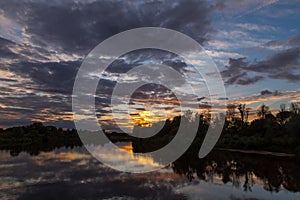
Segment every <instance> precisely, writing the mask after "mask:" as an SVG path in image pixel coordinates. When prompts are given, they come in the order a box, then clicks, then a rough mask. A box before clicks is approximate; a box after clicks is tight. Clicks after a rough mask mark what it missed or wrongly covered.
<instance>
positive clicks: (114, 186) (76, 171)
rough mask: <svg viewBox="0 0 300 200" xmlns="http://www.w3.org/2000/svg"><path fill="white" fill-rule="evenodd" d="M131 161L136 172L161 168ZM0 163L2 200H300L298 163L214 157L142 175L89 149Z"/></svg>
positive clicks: (2, 155)
mask: <svg viewBox="0 0 300 200" xmlns="http://www.w3.org/2000/svg"><path fill="white" fill-rule="evenodd" d="M122 146H123V148H124V149H127V150H128V151H129V152H130V151H132V149H131V148H130V145H128V144H126V145H124V144H122ZM107 156H111V157H112V158H116V157H117V158H118V159H121V158H122V155H115V154H113V153H110V152H109V151H107ZM132 159H133V160H135V162H134V163H133V164H132V165H131V167H145V166H147V165H156V164H158V163H157V162H155V161H154V160H151V158H142V157H139V158H134V157H132ZM0 160H1V161H0V199H231V200H237V199H300V193H299V191H300V174H299V172H298V169H297V168H298V166H299V162H297V161H296V159H294V158H285V157H276V156H264V155H254V154H244V153H236V152H226V151H214V152H212V153H211V154H210V155H209V156H208V157H207V158H205V159H203V160H197V159H194V160H191V159H190V158H181V159H180V160H178V161H176V162H174V163H173V164H171V165H170V166H169V167H166V168H163V169H161V170H159V171H155V172H149V173H141V174H130V173H122V172H118V171H115V170H113V169H111V168H108V167H106V166H104V165H102V164H101V163H99V162H98V161H97V160H96V159H94V158H93V157H92V156H91V155H90V154H89V153H88V152H87V151H86V150H85V148H84V147H75V148H73V149H67V148H60V149H56V150H54V151H52V152H40V153H39V154H38V155H35V156H31V155H29V154H27V153H25V152H21V153H20V154H19V155H17V156H11V154H10V152H5V151H2V152H0ZM141 163H142V165H140V164H141Z"/></svg>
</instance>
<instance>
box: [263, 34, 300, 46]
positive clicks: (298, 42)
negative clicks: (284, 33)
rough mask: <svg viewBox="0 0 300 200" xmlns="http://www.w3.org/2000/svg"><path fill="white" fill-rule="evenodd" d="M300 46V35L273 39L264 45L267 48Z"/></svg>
mask: <svg viewBox="0 0 300 200" xmlns="http://www.w3.org/2000/svg"><path fill="white" fill-rule="evenodd" d="M297 46H300V35H295V36H292V37H290V38H288V39H287V40H271V41H268V42H266V43H265V44H263V45H262V47H265V48H271V49H272V48H279V49H280V48H281V49H286V48H289V47H297Z"/></svg>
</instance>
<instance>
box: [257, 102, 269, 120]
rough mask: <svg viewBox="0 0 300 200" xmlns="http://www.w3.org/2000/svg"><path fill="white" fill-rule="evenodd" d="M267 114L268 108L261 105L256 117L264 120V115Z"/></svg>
mask: <svg viewBox="0 0 300 200" xmlns="http://www.w3.org/2000/svg"><path fill="white" fill-rule="evenodd" d="M268 113H269V107H268V106H266V105H265V104H262V105H261V106H260V108H259V110H258V112H257V115H258V116H259V117H260V118H262V119H265V118H266V114H268Z"/></svg>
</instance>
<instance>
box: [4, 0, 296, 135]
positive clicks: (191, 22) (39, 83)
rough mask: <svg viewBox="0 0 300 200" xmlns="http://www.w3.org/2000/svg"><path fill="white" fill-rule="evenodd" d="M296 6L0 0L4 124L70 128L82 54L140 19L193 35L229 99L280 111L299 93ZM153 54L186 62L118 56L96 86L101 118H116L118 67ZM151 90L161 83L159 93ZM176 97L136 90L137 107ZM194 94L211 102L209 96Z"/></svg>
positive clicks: (178, 65) (234, 0)
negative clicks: (35, 123) (112, 109)
mask: <svg viewBox="0 0 300 200" xmlns="http://www.w3.org/2000/svg"><path fill="white" fill-rule="evenodd" d="M299 10H300V3H299V1H296V0H287V1H283V0H281V1H280V0H251V1H250V0H241V1H238V0H227V1H221V0H220V1H219V0H213V1H196V0H195V1H178V0H175V1H174V0H170V1H163V0H161V1H159V0H135V1H120V0H118V1H109V0H103V1H97V0H66V1H58V0H54V1H49V0H48V1H46V0H28V1H25V0H24V1H19V0H9V1H6V0H0V60H1V62H0V127H4V128H5V127H10V126H18V125H27V124H29V123H32V122H33V121H41V122H43V123H45V124H47V125H48V124H49V125H55V126H59V127H68V128H73V127H74V123H73V117H72V98H71V95H72V90H73V84H74V79H75V76H76V73H77V70H78V68H79V67H80V65H81V63H82V61H83V59H84V58H85V56H86V55H87V54H88V53H89V52H90V51H91V50H92V49H93V48H94V47H95V46H96V45H98V44H99V43H100V42H102V41H103V40H105V39H107V38H108V37H110V36H113V35H115V34H117V33H120V32H122V31H125V30H128V29H132V28H139V27H163V28H169V29H173V30H176V31H180V32H182V33H184V34H186V35H188V36H190V37H191V38H193V39H195V40H196V41H197V42H199V43H200V44H201V45H202V46H203V47H204V48H205V50H206V53H207V54H208V55H210V56H211V57H212V58H213V60H214V61H215V63H216V65H217V66H218V68H219V70H220V72H221V75H222V77H223V81H224V83H225V87H226V93H227V98H228V99H229V103H246V104H247V107H251V108H252V109H253V110H255V109H256V108H257V107H259V106H260V105H261V104H262V103H265V104H266V105H268V106H270V108H271V110H274V112H275V110H276V109H277V110H278V109H279V105H280V104H281V103H286V104H288V103H289V102H291V101H300V87H299V86H300V85H299V84H300V23H299V19H300V17H299V14H300V13H299ZM155 62H161V63H164V64H170V66H172V67H174V68H175V69H176V70H178V71H181V72H183V71H188V70H189V67H188V66H186V65H185V64H184V63H182V61H181V60H178V59H177V58H176V56H174V55H172V54H169V53H166V52H160V51H156V50H146V51H140V52H139V51H137V52H131V53H129V54H128V55H124V56H123V57H122V58H120V59H118V60H116V62H114V63H113V64H112V66H111V67H110V68H109V70H108V71H107V74H106V75H105V77H109V78H103V79H101V80H100V82H99V85H100V86H99V88H98V89H97V100H96V105H97V109H98V110H97V113H98V116H99V119H100V120H101V122H102V124H103V128H105V129H113V128H114V123H113V121H112V116H111V114H110V111H109V103H110V95H111V93H112V90H113V87H114V85H115V81H116V80H115V77H117V76H118V74H122V73H125V72H126V71H128V70H129V69H131V68H133V67H134V66H136V65H138V64H143V63H155ZM128 80H129V79H128ZM123 81H126V80H123ZM197 89H199V88H197ZM151 91H159V93H158V95H156V96H155V98H154V99H153V98H152V97H153V96H152V95H151V94H152V93H151ZM173 97H174V95H172V93H171V92H170V91H169V90H168V89H167V88H163V87H157V86H148V87H145V88H144V91H143V92H142V91H140V92H138V91H137V93H136V94H135V95H134V96H133V101H134V103H132V104H135V106H134V109H135V110H136V112H134V111H133V112H132V117H133V118H134V120H138V119H137V118H138V117H137V116H142V117H144V118H145V120H146V121H147V118H149V116H148V115H151V114H152V115H155V116H156V117H157V115H159V113H157V114H155V111H153V113H154V114H153V113H150V114H149V112H147V110H145V109H144V108H143V106H144V107H145V106H146V107H147V105H146V103H148V104H149V102H152V103H156V104H160V105H163V108H164V109H165V114H167V115H168V114H170V115H172V114H174V109H173V108H174V105H177V104H178V102H176V100H175V99H174V98H173ZM198 98H203V99H204V101H202V102H204V103H205V99H207V96H206V95H205V94H204V95H203V97H198ZM147 99H149V100H147ZM145 100H146V102H145ZM157 110H160V108H157Z"/></svg>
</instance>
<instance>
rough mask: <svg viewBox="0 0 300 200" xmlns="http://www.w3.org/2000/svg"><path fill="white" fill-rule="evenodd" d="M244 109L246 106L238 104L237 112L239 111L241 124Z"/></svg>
mask: <svg viewBox="0 0 300 200" xmlns="http://www.w3.org/2000/svg"><path fill="white" fill-rule="evenodd" d="M245 107H246V104H240V105H239V106H238V110H239V111H240V114H241V120H242V123H244V116H245Z"/></svg>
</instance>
